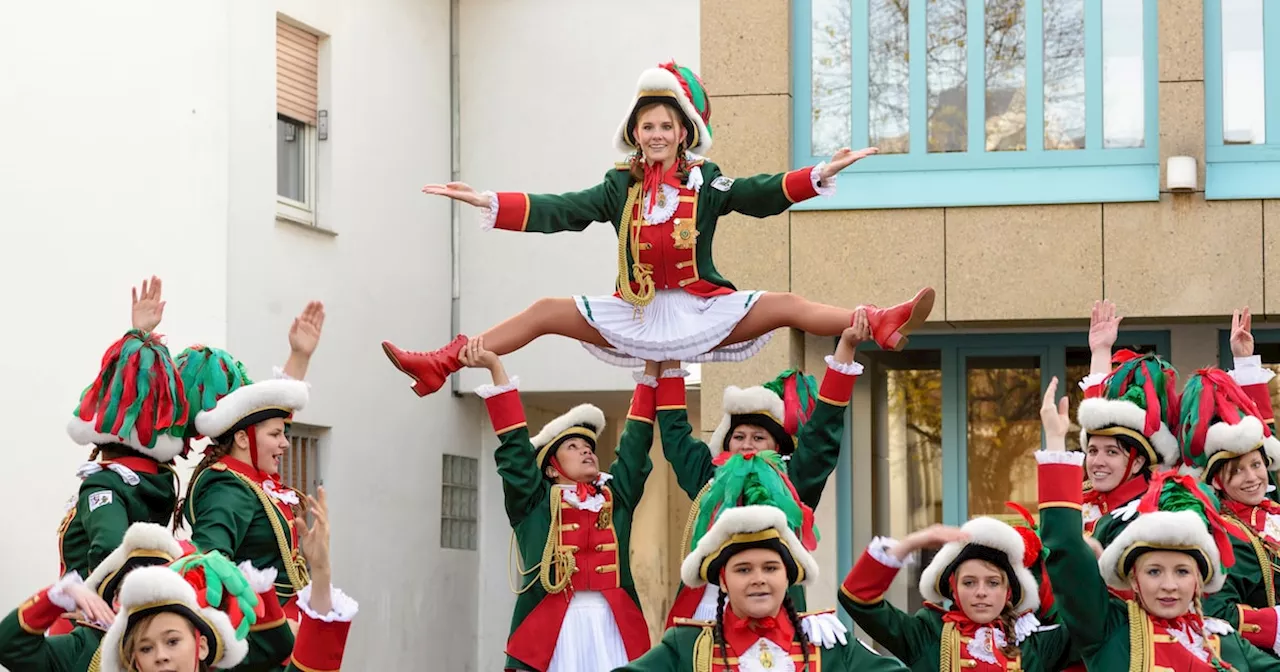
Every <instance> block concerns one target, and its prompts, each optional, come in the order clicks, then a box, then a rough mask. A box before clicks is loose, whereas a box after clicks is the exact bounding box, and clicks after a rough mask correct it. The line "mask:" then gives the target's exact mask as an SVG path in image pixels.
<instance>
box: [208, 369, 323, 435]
mask: <svg viewBox="0 0 1280 672" xmlns="http://www.w3.org/2000/svg"><path fill="white" fill-rule="evenodd" d="M308 397H309V393H308V391H307V384H306V383H304V382H302V381H300V380H287V379H283V378H276V379H272V380H263V381H259V382H256V383H253V384H252V385H244V386H242V387H240V388H239V389H237V390H235V391H234V392H232V393H230V394H228V395H227V396H225V397H223V398H221V399H219V400H218V403H217V404H216V405H215V406H214V407H213V408H212V409H211V410H208V411H201V412H199V413H197V414H196V431H197V432H200V433H201V434H203V435H205V436H207V437H209V438H211V439H216V438H218V437H220V436H222V435H223V434H226V433H227V431H228V430H230V429H231V428H232V427H235V426H236V425H237V424H238V423H239V422H240V421H242V420H244V419H245V418H247V417H249V416H250V415H253V414H254V413H257V412H259V411H267V410H277V409H278V410H281V411H284V412H287V413H294V412H296V411H300V410H302V409H303V408H304V407H306V405H307V399H308Z"/></svg>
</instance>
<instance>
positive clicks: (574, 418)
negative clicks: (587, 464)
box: [529, 404, 604, 469]
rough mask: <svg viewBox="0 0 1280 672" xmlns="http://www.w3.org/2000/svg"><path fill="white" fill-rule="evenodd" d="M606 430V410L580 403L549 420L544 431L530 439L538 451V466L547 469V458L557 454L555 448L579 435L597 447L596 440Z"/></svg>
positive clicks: (593, 448) (593, 447)
mask: <svg viewBox="0 0 1280 672" xmlns="http://www.w3.org/2000/svg"><path fill="white" fill-rule="evenodd" d="M603 431H604V411H602V410H600V409H599V408H597V407H595V406H592V405H591V404H580V405H578V406H575V407H573V408H572V409H570V410H569V412H568V413H565V414H564V415H562V416H560V417H558V418H556V419H555V420H552V421H551V422H548V423H547V424H546V425H544V426H543V428H542V431H540V432H538V434H537V435H536V436H534V437H533V438H532V439H530V440H529V443H531V444H533V449H534V450H535V451H537V460H538V467H539V468H540V469H545V468H546V466H547V460H548V459H549V458H550V456H551V455H554V454H555V450H556V448H557V447H559V446H560V444H562V443H564V442H565V441H567V440H569V439H571V438H574V437H578V438H581V439H585V440H586V441H587V443H589V444H591V450H592V451H593V452H594V451H595V449H596V441H597V440H598V439H599V437H600V433H601V432H603Z"/></svg>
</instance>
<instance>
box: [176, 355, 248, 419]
mask: <svg viewBox="0 0 1280 672" xmlns="http://www.w3.org/2000/svg"><path fill="white" fill-rule="evenodd" d="M173 361H174V363H176V364H177V365H178V374H179V375H180V376H181V377H182V385H183V389H185V390H186V395H187V406H188V407H189V408H190V415H191V420H195V416H196V413H199V412H200V411H211V410H213V407H214V406H217V405H218V400H219V399H222V398H223V397H225V396H227V395H228V394H231V393H232V392H235V391H236V390H238V389H240V388H241V387H244V386H245V385H252V384H253V381H252V380H250V379H249V374H247V373H245V370H244V364H243V363H241V362H240V361H239V360H237V359H236V358H235V357H232V356H231V353H229V352H227V351H226V350H222V349H220V348H211V347H209V346H207V345H193V346H191V347H189V348H187V349H186V350H183V351H182V352H180V353H178V356H177V357H175V358H174V360H173ZM190 427H191V431H193V432H194V431H195V423H194V422H191V423H190Z"/></svg>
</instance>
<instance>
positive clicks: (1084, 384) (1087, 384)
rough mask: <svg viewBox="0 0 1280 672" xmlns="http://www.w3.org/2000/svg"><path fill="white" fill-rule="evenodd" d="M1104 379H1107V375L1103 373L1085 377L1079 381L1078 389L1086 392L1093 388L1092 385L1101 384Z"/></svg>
mask: <svg viewBox="0 0 1280 672" xmlns="http://www.w3.org/2000/svg"><path fill="white" fill-rule="evenodd" d="M1106 379H1107V374H1105V373H1091V374H1089V375H1087V376H1085V377H1084V378H1081V379H1080V389H1082V390H1087V389H1089V388H1091V387H1093V386H1094V385H1098V384H1101V383H1102V381H1104V380H1106Z"/></svg>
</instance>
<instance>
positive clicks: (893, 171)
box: [791, 0, 1280, 210]
mask: <svg viewBox="0 0 1280 672" xmlns="http://www.w3.org/2000/svg"><path fill="white" fill-rule="evenodd" d="M812 1H813V0H793V2H792V45H793V47H792V60H793V62H792V77H793V81H792V87H791V88H792V100H793V102H792V105H793V110H792V112H793V114H792V119H793V123H792V132H793V137H792V143H791V146H792V165H793V167H795V168H799V167H803V166H810V165H814V164H817V163H819V162H821V161H824V160H826V159H827V158H828V157H822V156H815V155H814V154H813V151H812V140H811V136H812V127H813V100H812V98H813V85H812V79H813V45H812V24H813V7H812ZM849 1H850V2H851V3H852V5H853V11H852V16H853V26H852V30H853V33H852V34H853V36H854V39H853V40H852V43H853V44H854V45H855V47H856V46H857V45H858V44H862V45H863V46H864V47H865V45H866V42H867V41H866V40H859V39H857V36H858V35H865V34H866V33H867V29H868V26H867V24H868V21H867V17H868V7H869V3H868V0H849ZM967 2H968V5H967V14H966V18H967V21H968V31H969V33H970V34H973V33H975V32H977V33H978V34H982V33H983V25H984V24H983V22H984V19H985V15H984V12H983V1H982V0H967ZM1102 2H1103V0H1084V16H1085V122H1086V123H1085V147H1086V148H1085V149H1076V150H1045V149H1044V148H1043V144H1044V94H1043V91H1044V59H1043V47H1042V46H1039V45H1042V44H1043V4H1042V3H1041V2H1037V1H1032V2H1028V3H1027V4H1026V14H1025V20H1026V40H1027V44H1028V48H1027V60H1026V87H1027V137H1028V139H1029V140H1034V141H1032V142H1028V143H1027V149H1026V150H1025V151H1002V152H987V151H986V149H985V148H986V143H985V120H986V114H985V104H986V96H985V95H981V96H968V114H967V121H968V124H969V126H968V147H970V148H976V150H975V149H971V150H970V151H966V152H946V153H941V152H939V153H929V152H928V151H927V127H928V116H927V112H928V111H927V109H926V100H927V89H926V86H927V84H926V67H925V66H926V64H925V40H926V35H927V32H926V22H925V12H926V7H927V5H928V0H910V5H909V10H910V15H909V16H910V22H909V24H910V25H909V29H908V30H909V39H910V43H909V47H908V48H909V54H910V66H909V67H910V72H911V74H910V117H911V122H910V128H911V144H910V151H909V153H907V154H894V155H882V156H877V157H874V158H873V159H870V160H866V161H860V162H858V163H856V164H854V165H853V166H851V167H849V168H848V169H846V170H845V171H844V172H843V173H842V174H843V175H845V176H846V180H847V182H846V183H845V185H843V187H842V188H841V189H840V190H839V191H838V192H837V194H836V195H834V196H832V197H830V198H814V199H810V200H808V201H805V202H803V203H797V204H796V205H794V206H793V209H796V210H846V209H865V208H914V207H947V206H982V205H1029V204H1042V203H1101V202H1131V201H1157V200H1159V199H1160V147H1159V137H1160V129H1159V80H1158V72H1157V57H1158V53H1159V45H1158V43H1157V39H1158V37H1157V34H1158V23H1157V14H1156V12H1157V0H1143V26H1142V39H1143V52H1144V59H1143V60H1144V67H1143V88H1144V91H1143V98H1144V102H1143V105H1144V107H1143V113H1144V117H1143V128H1144V132H1143V135H1144V138H1145V141H1144V143H1143V144H1144V146H1143V147H1134V148H1113V149H1104V148H1103V147H1102V142H1103V128H1102V124H1103V116H1102V107H1103V98H1102V77H1103V72H1102V34H1101V30H1100V27H1101V24H1102ZM967 57H968V60H967V66H966V67H967V70H966V72H967V77H968V90H969V91H975V90H978V91H984V90H985V87H984V86H982V82H983V73H984V71H985V45H984V44H983V43H982V40H970V41H969V42H968V51H967ZM869 60H870V59H869V55H868V52H867V50H866V49H865V48H864V49H862V50H861V51H859V50H857V49H856V48H855V49H854V53H853V55H852V62H851V71H852V72H851V79H852V87H851V90H852V94H851V97H852V108H851V109H852V115H851V116H852V119H851V124H852V135H851V143H850V144H851V146H852V147H853V148H854V149H857V148H859V147H865V146H867V144H868V142H869V140H868V136H869V129H868V123H869V122H868V117H869V107H868V96H869V94H868V78H867V73H868V68H869ZM1277 135H1280V134H1277Z"/></svg>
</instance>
